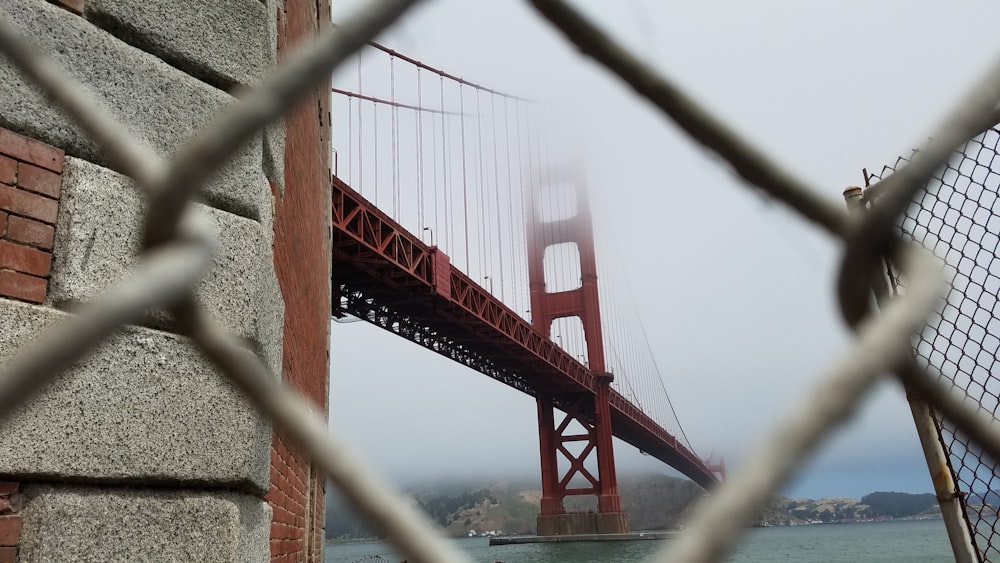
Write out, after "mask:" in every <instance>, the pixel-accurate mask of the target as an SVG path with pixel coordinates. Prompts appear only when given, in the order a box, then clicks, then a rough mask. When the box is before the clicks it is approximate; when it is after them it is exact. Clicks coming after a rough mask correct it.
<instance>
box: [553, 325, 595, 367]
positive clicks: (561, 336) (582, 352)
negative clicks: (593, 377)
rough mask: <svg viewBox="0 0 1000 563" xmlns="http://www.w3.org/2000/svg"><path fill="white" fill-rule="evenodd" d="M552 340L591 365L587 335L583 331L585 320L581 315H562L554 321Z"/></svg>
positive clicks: (568, 352) (580, 360)
mask: <svg viewBox="0 0 1000 563" xmlns="http://www.w3.org/2000/svg"><path fill="white" fill-rule="evenodd" d="M550 334H551V335H552V336H551V338H552V341H553V342H555V343H556V344H558V345H559V347H560V348H562V349H563V350H565V351H566V353H567V354H569V355H571V356H573V357H574V358H576V359H577V360H578V361H579V362H580V363H581V364H583V365H585V366H588V367H589V366H590V358H589V357H588V355H587V337H586V333H585V332H584V331H583V321H582V320H580V317H577V316H572V317H560V318H558V319H555V320H554V321H552V327H551V328H550Z"/></svg>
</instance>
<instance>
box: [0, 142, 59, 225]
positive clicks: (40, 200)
mask: <svg viewBox="0 0 1000 563" xmlns="http://www.w3.org/2000/svg"><path fill="white" fill-rule="evenodd" d="M0 132H2V130H0ZM0 209H3V210H6V211H10V212H12V213H16V214H18V215H24V216H26V217H31V218H32V219H38V220H39V221H42V222H43V223H49V224H50V225H54V224H55V223H56V215H57V214H58V212H59V202H57V201H56V200H54V199H49V198H47V197H42V196H40V195H38V194H33V193H31V192H26V191H24V190H19V189H17V188H10V187H7V186H4V185H0Z"/></svg>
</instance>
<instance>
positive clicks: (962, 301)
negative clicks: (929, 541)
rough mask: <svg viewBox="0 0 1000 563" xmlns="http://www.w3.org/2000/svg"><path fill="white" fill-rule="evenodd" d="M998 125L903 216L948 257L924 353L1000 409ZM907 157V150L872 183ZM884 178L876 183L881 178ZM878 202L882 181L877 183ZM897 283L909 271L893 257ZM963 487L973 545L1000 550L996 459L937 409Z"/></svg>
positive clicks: (930, 363)
mask: <svg viewBox="0 0 1000 563" xmlns="http://www.w3.org/2000/svg"><path fill="white" fill-rule="evenodd" d="M998 157H1000V129H997V128H992V129H989V130H987V131H986V132H984V133H982V134H980V135H978V136H977V137H975V138H974V139H972V140H970V141H969V142H968V143H966V144H965V145H964V146H963V147H961V148H960V149H959V150H958V151H957V152H956V153H955V154H954V156H953V157H952V158H951V159H950V160H949V161H948V163H947V164H946V165H945V166H944V167H943V168H942V169H941V170H940V171H939V172H938V173H936V174H935V175H934V176H933V178H932V179H931V180H930V182H928V184H927V187H926V189H925V190H924V191H922V192H920V193H919V195H918V196H917V197H916V198H915V199H914V200H913V201H912V203H911V204H910V206H909V208H908V209H907V210H906V212H905V214H904V215H903V217H902V218H901V219H900V221H899V228H900V231H901V232H902V234H903V236H904V238H905V239H907V240H911V241H914V242H916V243H918V244H920V245H921V246H923V247H924V248H927V249H928V250H930V251H931V252H933V253H934V254H935V255H936V256H938V257H939V258H941V259H942V260H943V261H944V264H945V265H944V269H945V278H946V279H947V281H948V282H949V283H950V288H949V289H948V292H947V294H946V296H945V297H944V299H943V301H942V303H941V306H940V307H939V308H938V309H937V310H936V311H935V312H933V313H932V314H931V316H930V317H929V319H928V321H927V325H926V327H925V328H924V329H923V330H922V331H920V332H919V334H918V335H917V337H916V341H915V343H914V352H915V355H916V356H917V359H918V362H919V363H921V364H922V366H923V367H924V368H925V369H928V370H929V371H930V372H931V373H935V374H939V375H940V377H941V378H942V379H943V380H944V381H947V382H948V383H949V384H950V385H952V386H954V388H955V389H956V390H959V391H961V392H962V393H964V395H965V397H966V398H967V401H966V402H967V403H968V404H969V405H973V406H975V408H978V409H979V410H980V411H982V412H983V413H984V414H986V415H988V416H990V417H996V415H997V411H998V409H1000V369H998V368H1000V356H998V354H1000V298H998V295H1000V258H998V256H997V253H998V249H1000V203H998V200H1000V158H998ZM907 161H908V159H906V158H900V159H898V160H897V161H896V163H895V164H894V165H892V166H885V167H884V168H883V169H882V170H881V171H880V172H877V173H875V174H866V181H867V182H868V183H874V182H876V181H877V180H880V179H882V178H884V177H886V176H887V175H888V174H890V173H892V172H893V171H894V170H895V169H897V168H899V167H900V166H902V165H903V164H905V163H906V162H907ZM876 186H877V184H876ZM873 192H874V193H870V194H869V195H871V196H873V197H870V198H869V199H871V200H874V201H875V202H876V203H875V204H876V205H877V201H878V197H877V196H878V195H879V194H878V190H877V187H876V188H875V189H874V190H873ZM890 278H891V283H892V285H893V290H894V292H895V293H896V294H897V295H898V294H901V293H905V284H906V279H905V276H900V275H899V273H898V270H896V269H895V268H892V267H890ZM938 425H939V430H940V437H941V442H942V445H943V446H944V448H945V451H946V452H947V454H948V457H949V461H950V465H951V470H952V473H953V478H954V480H955V482H956V486H957V488H958V492H959V493H960V494H961V495H962V497H963V498H964V504H965V512H966V515H967V517H968V520H969V523H970V532H971V534H972V535H973V538H974V541H975V542H976V547H977V548H978V549H979V551H980V553H981V555H982V557H983V558H984V559H986V560H994V559H996V558H998V556H1000V536H998V533H1000V530H998V529H997V509H996V506H997V504H998V501H1000V478H998V475H997V469H998V467H997V461H996V460H995V459H993V458H992V457H990V456H989V455H987V454H985V453H984V452H983V451H982V448H980V447H979V446H978V445H976V444H975V443H974V442H973V441H971V440H970V439H969V438H968V437H967V436H966V435H964V434H963V433H962V432H960V431H957V430H956V429H955V428H954V426H953V425H951V424H950V423H949V422H947V421H946V420H943V419H940V418H939V419H938Z"/></svg>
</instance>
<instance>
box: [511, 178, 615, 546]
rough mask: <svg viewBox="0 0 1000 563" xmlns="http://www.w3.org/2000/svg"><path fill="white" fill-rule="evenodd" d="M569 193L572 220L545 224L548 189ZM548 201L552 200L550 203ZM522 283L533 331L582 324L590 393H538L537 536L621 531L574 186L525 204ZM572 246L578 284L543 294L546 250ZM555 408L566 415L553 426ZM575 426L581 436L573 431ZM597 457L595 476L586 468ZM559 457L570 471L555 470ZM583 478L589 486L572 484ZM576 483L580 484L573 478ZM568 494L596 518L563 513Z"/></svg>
mask: <svg viewBox="0 0 1000 563" xmlns="http://www.w3.org/2000/svg"><path fill="white" fill-rule="evenodd" d="M567 187H568V188H570V189H571V190H572V191H573V195H575V200H576V209H575V213H573V214H572V215H569V216H566V217H562V218H558V219H548V220H547V219H546V217H544V216H543V213H542V208H543V207H544V206H543V205H542V202H543V201H544V200H545V198H544V197H543V196H545V195H546V193H545V192H546V191H547V190H553V189H557V188H567ZM549 199H550V201H551V200H552V198H549ZM527 241H528V281H529V284H530V288H531V318H532V322H533V324H534V327H535V330H537V331H539V332H540V333H541V334H542V335H544V336H545V337H546V338H551V331H552V323H553V321H555V320H556V319H559V318H565V317H577V318H579V319H580V321H581V324H582V326H583V333H584V338H585V339H586V347H587V358H588V363H589V368H590V371H591V374H592V376H593V378H594V379H593V387H594V388H595V389H596V393H595V394H593V395H591V394H589V393H588V394H577V395H575V396H574V395H572V394H567V393H561V392H559V391H558V390H552V391H550V392H547V393H546V392H540V393H538V398H537V402H538V442H539V449H540V452H541V469H542V500H541V513H540V514H539V515H538V522H537V533H538V535H540V536H552V535H575V534H615V533H627V532H628V531H629V527H628V517H627V515H626V514H625V512H624V510H623V509H622V502H621V497H620V496H619V495H618V481H617V477H616V475H615V459H614V450H613V445H612V433H611V405H610V396H611V382H612V381H613V380H614V376H613V375H612V374H611V373H609V372H608V371H607V370H606V367H605V363H604V341H603V336H602V334H601V310H600V303H599V301H598V291H597V261H596V254H595V252H594V229H593V222H592V218H591V214H590V208H589V202H588V199H587V194H586V189H585V188H584V186H583V184H582V183H581V182H579V181H570V182H565V183H561V184H553V183H552V182H550V183H549V185H548V186H539V187H538V188H537V189H535V190H533V193H532V194H531V197H529V198H528V234H527ZM563 243H575V244H576V247H577V249H578V251H579V257H580V285H579V287H576V288H575V289H569V290H566V291H556V292H549V291H547V290H546V284H545V265H544V261H545V250H546V249H547V248H549V247H552V246H555V245H558V244H563ZM556 407H558V408H559V409H560V410H562V411H564V412H565V415H564V416H563V417H562V418H561V419H560V422H559V424H558V425H556V413H555V411H554V409H555V408H556ZM574 422H576V423H577V425H578V426H576V427H577V428H579V427H583V428H584V432H583V433H576V434H573V433H568V432H573V430H572V428H571V426H573V423H574ZM571 442H580V443H582V444H583V447H582V449H579V453H578V454H574V453H573V452H572V451H571V450H570V449H568V448H567V444H568V443H571ZM591 454H594V455H596V456H597V475H594V474H593V473H592V472H591V471H590V470H588V469H587V468H586V467H585V465H584V463H585V462H586V461H587V459H588V458H589V456H590V455H591ZM560 457H561V458H562V459H563V461H564V463H565V464H566V465H567V466H568V467H567V468H566V471H565V473H563V472H562V471H560V467H559V461H560ZM575 477H583V478H584V479H585V480H586V482H587V484H588V485H589V486H583V487H580V486H575V487H574V486H573V485H572V484H571V483H572V481H573V480H574V478H575ZM578 481H579V480H578ZM571 495H596V496H597V504H598V512H597V513H596V514H595V513H567V512H566V508H565V506H564V503H563V500H564V499H565V498H566V497H567V496H571Z"/></svg>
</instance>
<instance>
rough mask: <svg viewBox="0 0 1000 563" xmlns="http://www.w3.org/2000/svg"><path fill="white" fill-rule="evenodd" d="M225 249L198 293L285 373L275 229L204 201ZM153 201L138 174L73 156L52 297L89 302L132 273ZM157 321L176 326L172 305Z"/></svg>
mask: <svg viewBox="0 0 1000 563" xmlns="http://www.w3.org/2000/svg"><path fill="white" fill-rule="evenodd" d="M196 207H197V208H198V209H199V210H200V211H202V212H204V213H205V214H206V215H207V217H208V219H209V221H210V223H211V225H212V226H213V227H214V230H215V231H216V234H217V236H218V240H219V250H218V253H217V254H216V257H215V263H214V265H213V267H212V269H211V270H210V271H209V272H208V274H206V276H205V277H204V278H203V279H202V280H201V281H200V282H199V283H198V285H197V286H196V288H195V295H196V297H198V299H199V301H200V302H201V303H202V304H203V305H204V307H205V308H206V310H207V311H208V312H209V313H211V314H212V316H214V317H215V318H216V319H217V320H218V321H219V322H220V323H221V324H222V325H223V326H224V327H226V328H227V329H229V330H231V331H232V332H234V333H235V334H236V335H238V336H240V337H242V338H244V339H246V340H248V341H250V342H252V343H253V346H254V347H255V348H256V349H257V350H259V351H260V352H261V355H262V356H263V357H264V358H265V360H266V361H267V363H268V365H269V367H271V370H272V372H273V373H281V340H282V324H283V320H284V307H283V300H282V297H281V290H280V288H279V287H278V280H277V277H275V273H274V260H273V258H272V255H271V240H270V235H271V233H270V231H269V230H268V229H265V228H264V227H263V226H261V225H260V224H259V223H257V222H255V221H251V220H249V219H245V218H243V217H239V216H236V215H233V214H231V213H226V212H225V211H219V210H217V209H212V208H210V207H205V206H201V205H197V206H196ZM145 210H146V204H145V201H144V199H143V196H142V195H141V193H140V192H139V191H138V190H137V189H136V188H135V186H134V185H133V183H132V181H131V180H130V179H129V178H127V177H125V176H122V175H121V174H118V173H117V172H114V171H112V170H110V169H107V168H103V167H100V166H97V165H95V164H92V163H89V162H86V161H83V160H80V159H77V158H72V157H68V158H67V159H66V162H65V164H64V167H63V183H62V199H61V203H60V207H59V218H58V221H57V225H56V240H55V247H54V249H53V264H52V275H51V281H50V284H49V296H48V301H49V302H50V303H53V304H55V305H57V306H60V307H64V306H66V305H68V304H75V303H82V302H86V301H88V300H90V299H91V298H93V297H95V296H96V295H98V294H100V293H101V292H102V291H103V290H104V289H106V288H107V287H109V286H110V285H112V284H114V283H117V282H119V281H121V280H123V279H125V278H126V276H127V275H128V273H129V271H130V270H131V268H133V267H134V266H135V264H136V258H135V257H136V255H137V254H138V252H139V251H140V246H141V245H140V241H141V236H142V234H141V233H142V228H143V223H142V221H143V218H144V213H145ZM150 324H151V325H153V326H157V327H160V328H164V327H169V326H170V324H171V323H170V321H169V319H168V318H167V317H166V315H165V313H162V312H161V313H158V314H154V316H153V318H151V320H150Z"/></svg>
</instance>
